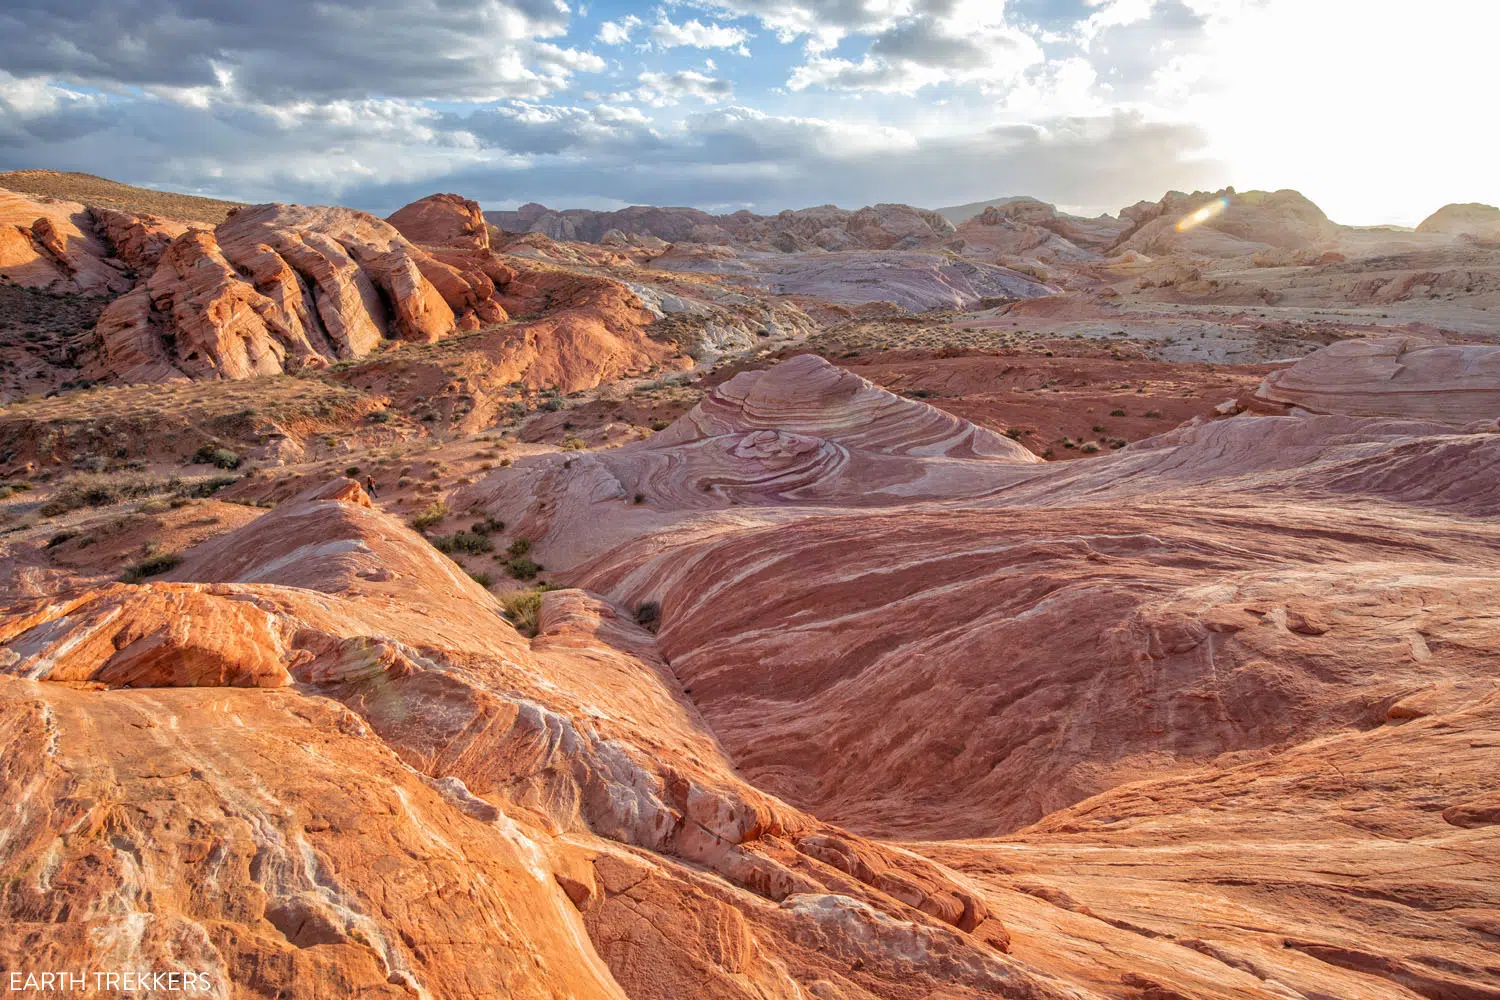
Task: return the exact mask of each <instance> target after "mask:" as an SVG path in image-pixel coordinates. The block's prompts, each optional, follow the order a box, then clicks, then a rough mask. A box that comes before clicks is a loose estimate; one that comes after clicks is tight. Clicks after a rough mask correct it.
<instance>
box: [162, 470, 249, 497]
mask: <svg viewBox="0 0 1500 1000" xmlns="http://www.w3.org/2000/svg"><path fill="white" fill-rule="evenodd" d="M239 481H240V480H239V477H238V476H213V477H212V478H209V479H194V480H189V481H187V482H184V481H182V480H173V483H172V492H174V493H176V494H177V495H178V496H179V497H193V498H196V499H198V500H203V499H206V498H207V497H211V496H213V495H214V494H215V493H217V492H219V491H220V490H222V489H223V488H224V487H226V486H233V485H234V484H235V483H237V482H239Z"/></svg>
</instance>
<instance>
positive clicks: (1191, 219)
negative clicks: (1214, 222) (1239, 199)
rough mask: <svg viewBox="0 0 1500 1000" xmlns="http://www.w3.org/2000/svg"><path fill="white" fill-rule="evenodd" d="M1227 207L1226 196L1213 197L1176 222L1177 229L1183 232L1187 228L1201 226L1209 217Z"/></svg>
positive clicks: (1227, 200)
mask: <svg viewBox="0 0 1500 1000" xmlns="http://www.w3.org/2000/svg"><path fill="white" fill-rule="evenodd" d="M1228 207H1229V199H1228V198H1215V199H1214V200H1213V201H1211V202H1209V203H1208V204H1207V205H1204V206H1203V207H1202V208H1200V209H1198V211H1196V212H1194V213H1193V214H1192V215H1188V216H1184V217H1183V219H1182V221H1181V222H1179V223H1177V231H1178V232H1179V233H1185V232H1187V231H1188V230H1189V229H1193V228H1195V227H1197V226H1201V225H1203V224H1204V223H1205V222H1207V221H1208V220H1209V219H1212V218H1213V217H1214V216H1216V215H1218V214H1219V213H1221V212H1223V211H1224V209H1226V208H1228Z"/></svg>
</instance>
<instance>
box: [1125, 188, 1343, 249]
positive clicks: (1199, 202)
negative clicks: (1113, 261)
mask: <svg viewBox="0 0 1500 1000" xmlns="http://www.w3.org/2000/svg"><path fill="white" fill-rule="evenodd" d="M1200 210H1205V216H1204V217H1203V218H1202V219H1201V221H1199V220H1195V219H1194V218H1193V216H1194V214H1195V213H1197V212H1199V211H1200ZM1122 216H1123V217H1125V218H1128V219H1130V220H1131V222H1133V223H1134V225H1133V227H1132V228H1131V229H1130V230H1128V231H1127V232H1126V233H1125V234H1123V235H1122V236H1121V238H1120V240H1119V241H1118V242H1117V243H1116V244H1115V248H1116V249H1120V250H1136V251H1139V252H1141V253H1145V254H1150V255H1157V254H1163V253H1196V254H1202V255H1205V256H1210V257H1234V256H1251V255H1253V254H1255V253H1256V252H1259V251H1262V250H1264V249H1265V248H1266V247H1279V248H1282V249H1285V250H1303V249H1308V248H1311V247H1316V246H1319V245H1321V244H1322V243H1324V242H1326V241H1329V240H1331V239H1333V238H1334V237H1335V236H1336V235H1337V233H1338V227H1337V226H1336V225H1334V224H1333V223H1332V222H1330V221H1329V220H1328V217H1327V216H1326V215H1324V214H1323V212H1322V210H1321V209H1319V208H1318V206H1316V205H1314V204H1313V203H1312V202H1311V201H1308V200H1307V199H1306V198H1305V197H1303V196H1302V195H1301V194H1299V193H1297V192H1296V191H1274V192H1265V191H1246V192H1243V193H1239V192H1236V191H1235V190H1234V189H1233V188H1226V189H1225V190H1223V191H1218V192H1203V191H1199V192H1195V193H1193V194H1190V195H1189V194H1184V193H1182V192H1181V191H1172V192H1169V193H1168V194H1167V196H1166V197H1165V198H1163V199H1162V200H1161V201H1159V202H1156V203H1154V204H1153V203H1150V202H1143V203H1141V204H1138V205H1135V206H1133V207H1131V208H1129V209H1126V210H1125V211H1124V212H1123V213H1122Z"/></svg>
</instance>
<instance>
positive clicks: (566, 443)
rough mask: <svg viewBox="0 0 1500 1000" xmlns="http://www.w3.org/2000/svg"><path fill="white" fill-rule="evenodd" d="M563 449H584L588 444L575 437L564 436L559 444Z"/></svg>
mask: <svg viewBox="0 0 1500 1000" xmlns="http://www.w3.org/2000/svg"><path fill="white" fill-rule="evenodd" d="M559 447H561V448H562V450H563V451H582V450H583V449H584V448H585V447H586V445H585V444H584V443H583V442H582V441H580V440H578V439H577V438H575V437H570V438H563V439H562V444H561V445H559Z"/></svg>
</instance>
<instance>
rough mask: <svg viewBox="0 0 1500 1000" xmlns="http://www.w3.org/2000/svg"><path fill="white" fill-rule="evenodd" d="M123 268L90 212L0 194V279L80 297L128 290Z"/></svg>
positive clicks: (4, 192) (60, 203)
mask: <svg viewBox="0 0 1500 1000" xmlns="http://www.w3.org/2000/svg"><path fill="white" fill-rule="evenodd" d="M124 271H125V265H124V264H122V263H121V262H120V261H119V260H116V259H114V258H113V257H112V256H111V254H110V248H109V245H108V244H107V243H105V241H104V240H102V239H101V238H100V237H99V236H98V234H96V233H95V231H94V222H93V219H92V217H91V216H90V215H89V210H88V209H87V208H85V207H84V206H82V205H80V204H78V203H76V202H69V201H55V200H51V199H48V200H45V201H35V200H32V199H30V198H27V197H24V196H22V195H19V194H16V193H14V192H11V191H7V190H4V189H0V279H3V280H5V281H13V282H15V283H16V284H19V285H27V286H30V287H34V288H46V289H49V290H51V291H57V292H74V293H78V294H83V295H111V294H118V293H120V292H122V291H124V290H125V289H127V288H129V287H130V284H131V282H130V279H129V277H128V276H126V275H125V274H124Z"/></svg>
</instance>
